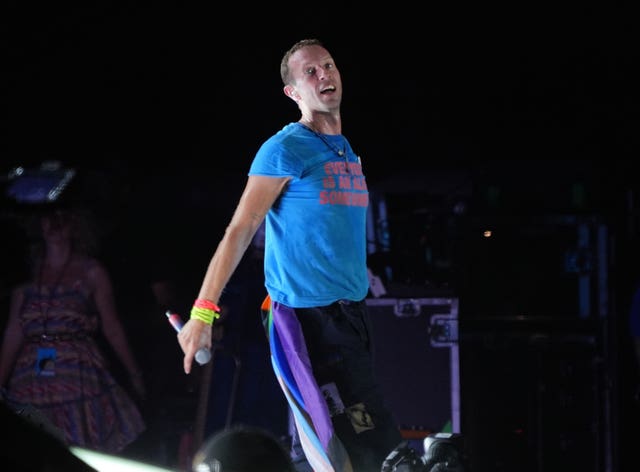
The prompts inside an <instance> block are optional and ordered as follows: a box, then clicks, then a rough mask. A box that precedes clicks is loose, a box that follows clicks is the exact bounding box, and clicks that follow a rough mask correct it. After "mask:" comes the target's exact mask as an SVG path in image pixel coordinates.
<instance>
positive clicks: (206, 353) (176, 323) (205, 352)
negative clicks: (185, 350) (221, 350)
mask: <svg viewBox="0 0 640 472" xmlns="http://www.w3.org/2000/svg"><path fill="white" fill-rule="evenodd" d="M165 315H167V319H168V320H169V323H171V326H173V329H175V330H176V333H179V332H180V330H181V329H182V327H183V326H184V323H183V322H182V318H180V315H178V314H177V313H173V312H172V311H171V310H167V312H166V313H165ZM195 360H196V362H197V363H198V364H200V365H204V364H206V363H207V362H209V361H210V360H211V351H210V350H209V349H207V348H206V347H201V348H200V349H198V350H197V351H196V355H195Z"/></svg>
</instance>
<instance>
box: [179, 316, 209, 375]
mask: <svg viewBox="0 0 640 472" xmlns="http://www.w3.org/2000/svg"><path fill="white" fill-rule="evenodd" d="M178 343H180V347H181V348H182V352H184V372H185V373H186V374H188V373H190V372H191V366H192V365H193V359H194V357H195V355H196V352H197V351H198V349H200V348H202V347H206V348H207V349H211V325H209V324H207V323H205V322H204V321H200V320H195V319H189V321H187V322H186V323H185V325H184V326H183V327H182V329H181V330H180V332H179V333H178Z"/></svg>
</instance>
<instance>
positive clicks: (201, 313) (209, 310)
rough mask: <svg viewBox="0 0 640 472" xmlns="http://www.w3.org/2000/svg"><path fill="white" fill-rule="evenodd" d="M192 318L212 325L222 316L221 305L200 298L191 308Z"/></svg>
mask: <svg viewBox="0 0 640 472" xmlns="http://www.w3.org/2000/svg"><path fill="white" fill-rule="evenodd" d="M191 318H195V319H196V320H200V321H203V322H205V323H207V324H208V325H211V324H213V322H214V321H215V320H217V319H218V318H220V307H218V305H216V304H215V303H213V302H211V301H209V300H205V299H201V298H198V299H197V300H196V301H195V302H194V303H193V308H191Z"/></svg>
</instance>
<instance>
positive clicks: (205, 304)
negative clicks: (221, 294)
mask: <svg viewBox="0 0 640 472" xmlns="http://www.w3.org/2000/svg"><path fill="white" fill-rule="evenodd" d="M193 306H195V307H197V308H205V309H207V310H213V311H215V312H216V313H220V307H219V306H218V305H216V304H215V303H213V302H212V301H211V300H207V299H206V298H196V301H195V302H193Z"/></svg>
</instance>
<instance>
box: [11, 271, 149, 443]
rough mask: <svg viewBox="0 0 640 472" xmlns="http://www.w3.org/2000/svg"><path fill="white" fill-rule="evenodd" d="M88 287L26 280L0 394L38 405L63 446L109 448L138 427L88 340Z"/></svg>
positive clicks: (91, 335)
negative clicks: (16, 345) (11, 363)
mask: <svg viewBox="0 0 640 472" xmlns="http://www.w3.org/2000/svg"><path fill="white" fill-rule="evenodd" d="M89 293H90V292H89V289H88V287H87V286H86V285H85V283H84V282H83V281H82V280H78V281H76V282H75V283H74V284H73V286H65V285H58V286H56V287H47V286H42V287H41V286H38V285H37V284H31V285H28V286H26V288H25V292H24V294H25V298H24V303H23V306H22V309H21V314H20V321H21V326H22V331H23V333H24V336H25V342H24V343H23V345H22V347H21V350H20V351H19V354H18V358H17V361H16V364H15V367H14V369H13V372H12V374H11V378H10V379H9V383H8V389H7V390H8V392H7V399H8V400H9V402H11V403H13V404H14V405H25V406H30V407H33V408H35V409H36V410H38V411H39V412H40V413H41V414H43V415H44V416H45V417H46V418H47V419H49V420H50V421H51V423H52V424H53V426H54V427H56V428H58V429H59V430H60V432H61V433H62V435H63V436H64V439H65V440H66V442H67V444H68V445H73V446H80V447H84V448H88V449H93V450H97V451H101V452H104V453H111V454H113V453H117V452H119V451H121V450H122V449H123V448H124V447H125V446H127V445H128V444H130V443H131V442H133V441H134V440H135V439H136V438H137V437H138V436H139V434H140V433H141V432H142V431H144V430H145V427H146V426H145V423H144V420H143V418H142V415H141V413H140V411H139V409H138V407H137V405H136V404H135V402H134V401H133V399H132V398H131V397H130V396H129V395H128V394H127V392H126V391H125V390H124V389H123V388H122V386H121V385H119V384H118V383H117V381H116V379H115V377H114V376H113V374H112V373H111V372H110V370H109V364H108V360H107V358H106V357H105V355H104V353H103V352H102V351H101V349H100V345H99V344H98V342H97V341H96V335H97V332H98V329H99V317H98V313H97V311H96V309H95V306H94V304H93V303H92V300H91V299H90V296H89ZM45 333H46V334H45Z"/></svg>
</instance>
